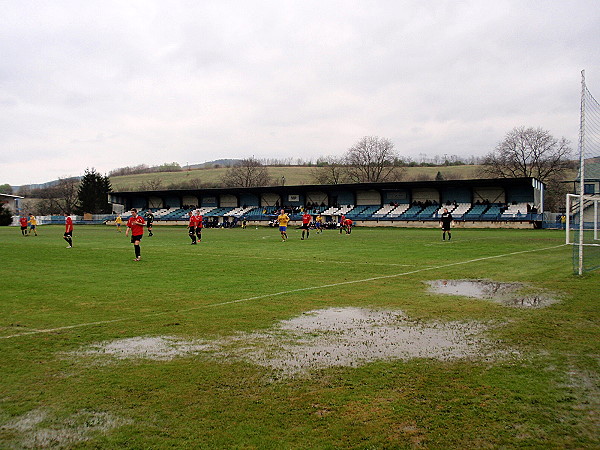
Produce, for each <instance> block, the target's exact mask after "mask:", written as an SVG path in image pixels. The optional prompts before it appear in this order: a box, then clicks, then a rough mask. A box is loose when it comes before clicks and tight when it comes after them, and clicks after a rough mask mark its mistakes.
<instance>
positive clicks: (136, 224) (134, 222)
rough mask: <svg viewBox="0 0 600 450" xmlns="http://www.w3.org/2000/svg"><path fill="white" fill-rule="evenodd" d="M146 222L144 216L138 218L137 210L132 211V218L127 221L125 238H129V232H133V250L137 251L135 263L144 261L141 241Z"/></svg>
mask: <svg viewBox="0 0 600 450" xmlns="http://www.w3.org/2000/svg"><path fill="white" fill-rule="evenodd" d="M145 224H146V222H145V221H144V218H143V217H142V216H138V213H137V209H135V208H134V209H132V210H131V217H130V218H129V220H128V221H127V230H126V231H125V236H129V232H130V231H131V243H132V244H133V249H134V250H135V259H134V261H139V260H140V259H142V256H141V250H140V241H141V240H142V237H143V236H144V225H145Z"/></svg>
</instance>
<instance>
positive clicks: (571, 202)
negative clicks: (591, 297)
mask: <svg viewBox="0 0 600 450" xmlns="http://www.w3.org/2000/svg"><path fill="white" fill-rule="evenodd" d="M599 203H600V196H598V195H581V194H567V202H566V213H565V240H566V244H568V245H573V246H574V247H575V248H574V251H573V265H574V269H575V272H577V273H579V275H581V274H582V273H583V272H584V271H586V266H587V263H586V261H585V260H586V259H588V258H589V257H593V259H594V260H596V259H597V253H598V251H600V236H599V234H598V222H600V219H599V214H600V205H599ZM593 247H596V248H597V250H598V251H596V250H594V251H593V252H592V254H590V253H589V252H587V251H584V249H585V248H588V249H590V251H591V248H593ZM593 264H594V265H595V266H597V262H595V261H594V262H593Z"/></svg>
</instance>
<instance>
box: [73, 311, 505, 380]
mask: <svg viewBox="0 0 600 450" xmlns="http://www.w3.org/2000/svg"><path fill="white" fill-rule="evenodd" d="M487 330H488V327H487V326H486V325H484V324H481V323H477V322H468V323H466V322H444V323H442V322H418V321H414V320H411V319H410V318H409V317H407V316H406V315H405V314H404V313H403V312H402V311H381V310H372V309H365V308H330V309H321V310H315V311H309V312H306V313H304V314H301V315H300V316H298V317H295V318H292V319H289V320H284V321H281V322H279V323H277V324H275V325H274V326H273V327H271V328H269V329H267V330H264V331H261V332H255V333H238V334H235V335H233V336H227V337H224V338H221V339H218V340H213V341H204V340H193V341H190V340H185V339H180V338H176V337H173V336H156V337H136V338H128V339H120V340H116V341H109V342H101V343H97V344H93V345H91V346H88V347H86V348H84V349H81V350H79V351H77V352H75V353H74V354H71V356H78V357H83V358H91V360H93V361H95V362H96V363H101V364H104V363H109V362H110V361H111V360H113V361H115V360H123V359H135V358H143V359H152V360H169V359H173V358H176V357H182V356H191V355H196V356H197V357H203V356H204V357H212V358H217V359H223V360H225V359H227V360H229V361H231V359H232V358H237V359H239V360H243V361H248V362H252V363H254V364H258V365H260V366H263V367H268V368H270V369H272V371H273V376H295V375H299V374H308V373H310V372H311V371H313V370H315V369H322V368H327V367H335V366H347V367H355V366H359V365H363V364H365V363H368V362H370V361H377V360H409V359H412V358H433V359H438V360H451V359H459V358H485V357H488V356H492V354H494V353H495V352H496V353H497V351H495V350H493V348H492V346H491V345H490V344H489V342H488V341H487V340H486V338H485V336H484V333H485V332H486V331H487Z"/></svg>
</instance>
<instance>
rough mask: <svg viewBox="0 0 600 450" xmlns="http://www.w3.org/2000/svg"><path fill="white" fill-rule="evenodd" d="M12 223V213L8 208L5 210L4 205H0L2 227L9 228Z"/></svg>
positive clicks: (0, 223)
mask: <svg viewBox="0 0 600 450" xmlns="http://www.w3.org/2000/svg"><path fill="white" fill-rule="evenodd" d="M11 223H12V213H11V212H10V210H9V209H8V208H5V207H4V205H3V204H2V203H0V226H3V227H4V226H7V225H10V224H11Z"/></svg>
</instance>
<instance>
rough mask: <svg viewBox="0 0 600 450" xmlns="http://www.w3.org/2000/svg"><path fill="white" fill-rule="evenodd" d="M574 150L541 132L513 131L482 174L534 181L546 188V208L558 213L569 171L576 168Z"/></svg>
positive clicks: (492, 154) (487, 160) (489, 157)
mask: <svg viewBox="0 0 600 450" xmlns="http://www.w3.org/2000/svg"><path fill="white" fill-rule="evenodd" d="M571 154H572V150H571V148H570V146H569V141H568V140H566V139H565V138H564V137H563V138H561V139H556V138H555V137H553V136H552V135H551V134H550V132H549V131H547V130H544V129H542V128H531V127H530V128H525V127H518V128H514V129H513V130H512V131H510V132H509V133H508V134H507V135H506V137H505V138H504V140H503V141H502V142H500V143H499V144H498V145H497V146H496V148H495V149H494V151H493V152H490V153H488V154H487V155H486V156H485V158H484V159H483V162H482V164H483V166H482V168H481V170H480V173H481V174H482V175H483V176H492V177H499V178H513V177H534V178H537V179H538V180H540V181H542V182H543V183H545V184H546V196H545V207H546V208H547V210H549V211H558V210H559V209H560V207H561V206H562V204H563V202H564V194H565V192H566V186H565V185H564V183H562V181H563V179H564V177H565V173H566V171H567V170H569V169H572V168H573V167H574V165H573V161H572V160H571V159H570V157H571Z"/></svg>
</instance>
